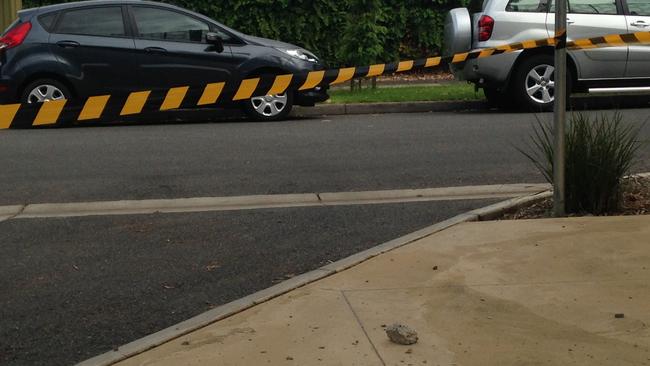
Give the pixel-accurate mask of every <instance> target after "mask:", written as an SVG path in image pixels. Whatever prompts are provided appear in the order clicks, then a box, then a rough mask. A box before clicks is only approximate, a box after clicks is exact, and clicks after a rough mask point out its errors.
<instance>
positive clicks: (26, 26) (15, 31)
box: [0, 22, 32, 51]
mask: <svg viewBox="0 0 650 366" xmlns="http://www.w3.org/2000/svg"><path fill="white" fill-rule="evenodd" d="M31 29H32V23H30V22H25V23H20V24H18V25H16V26H15V27H13V28H11V29H10V30H9V31H8V32H7V33H6V34H5V35H4V36H3V37H2V38H0V51H2V50H6V49H9V48H13V47H16V46H20V44H21V43H23V41H24V40H25V37H27V35H28V34H29V31H30V30H31Z"/></svg>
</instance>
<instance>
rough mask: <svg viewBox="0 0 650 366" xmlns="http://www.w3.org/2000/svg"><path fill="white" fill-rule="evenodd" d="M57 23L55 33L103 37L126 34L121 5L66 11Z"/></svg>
mask: <svg viewBox="0 0 650 366" xmlns="http://www.w3.org/2000/svg"><path fill="white" fill-rule="evenodd" d="M57 23H58V25H57V29H56V32H57V33H64V34H80V35H87V36H105V37H122V36H125V35H126V31H125V28H124V20H123V18H122V7H119V6H110V7H101V8H89V9H79V10H70V11H66V12H65V13H63V14H61V19H60V20H59V21H58V22H57Z"/></svg>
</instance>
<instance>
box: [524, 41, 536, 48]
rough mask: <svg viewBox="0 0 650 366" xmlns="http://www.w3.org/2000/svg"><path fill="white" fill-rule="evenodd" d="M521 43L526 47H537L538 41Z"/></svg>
mask: <svg viewBox="0 0 650 366" xmlns="http://www.w3.org/2000/svg"><path fill="white" fill-rule="evenodd" d="M521 45H522V46H524V48H525V49H530V48H537V42H535V41H525V42H521Z"/></svg>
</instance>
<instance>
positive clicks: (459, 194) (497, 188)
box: [0, 184, 549, 221]
mask: <svg viewBox="0 0 650 366" xmlns="http://www.w3.org/2000/svg"><path fill="white" fill-rule="evenodd" d="M547 189H549V185H547V184H502V185H484V186H466V187H444V188H424V189H399V190H383V191H363V192H336V193H303V194H279V195H253V196H233V197H197V198H180V199H165V200H139V201H104V202H78V203H40V204H28V205H26V206H0V221H1V219H2V218H5V219H33V218H52V217H84V216H108V215H137V214H155V213H180V212H184V213H187V212H216V211H235V210H258V209H271V208H289V207H314V206H351V205H371V204H389V203H412V202H430V201H456V200H476V199H494V198H510V197H517V196H523V195H528V194H532V193H539V192H542V191H545V190H547ZM2 212H7V215H6V216H5V215H3V214H2Z"/></svg>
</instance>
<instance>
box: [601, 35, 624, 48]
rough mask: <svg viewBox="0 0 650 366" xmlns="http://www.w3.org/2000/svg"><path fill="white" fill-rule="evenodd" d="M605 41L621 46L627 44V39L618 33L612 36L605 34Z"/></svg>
mask: <svg viewBox="0 0 650 366" xmlns="http://www.w3.org/2000/svg"><path fill="white" fill-rule="evenodd" d="M604 38H605V41H606V42H607V43H609V44H611V45H617V46H621V45H624V44H625V41H624V40H623V39H622V38H621V36H619V35H617V34H613V35H611V36H605V37H604Z"/></svg>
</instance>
